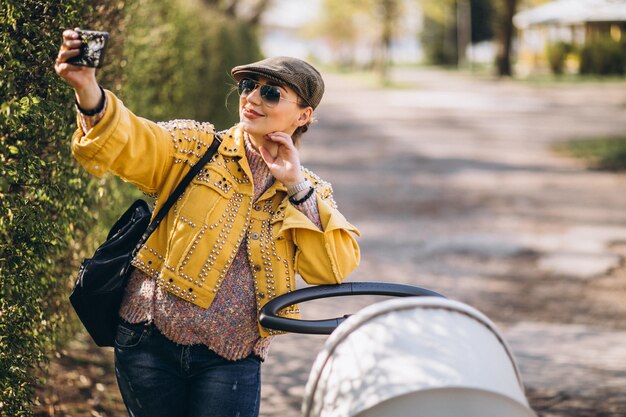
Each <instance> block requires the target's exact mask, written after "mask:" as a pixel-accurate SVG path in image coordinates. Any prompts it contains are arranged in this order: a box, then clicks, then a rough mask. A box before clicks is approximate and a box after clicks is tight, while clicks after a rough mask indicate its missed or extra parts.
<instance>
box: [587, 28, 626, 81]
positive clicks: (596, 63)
mask: <svg viewBox="0 0 626 417" xmlns="http://www.w3.org/2000/svg"><path fill="white" fill-rule="evenodd" d="M625 72H626V41H624V40H622V41H621V42H616V41H614V40H613V39H611V38H610V37H603V38H599V39H596V40H592V41H589V42H588V43H586V44H585V45H584V46H583V47H582V50H581V52H580V73H581V74H594V75H624V74H625Z"/></svg>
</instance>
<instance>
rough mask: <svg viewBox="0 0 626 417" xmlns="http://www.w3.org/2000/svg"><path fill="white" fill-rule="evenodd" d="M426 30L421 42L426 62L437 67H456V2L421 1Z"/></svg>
mask: <svg viewBox="0 0 626 417" xmlns="http://www.w3.org/2000/svg"><path fill="white" fill-rule="evenodd" d="M420 3H421V5H422V11H423V13H424V28H423V30H422V32H421V34H420V41H421V43H422V47H423V48H424V54H425V55H426V60H427V61H428V62H429V63H431V64H435V65H446V66H447V65H456V64H457V62H458V56H457V30H456V0H420Z"/></svg>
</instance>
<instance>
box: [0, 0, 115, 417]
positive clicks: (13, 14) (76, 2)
mask: <svg viewBox="0 0 626 417" xmlns="http://www.w3.org/2000/svg"><path fill="white" fill-rule="evenodd" d="M85 3H86V2H85V1H80V0H69V1H64V2H57V1H33V0H26V1H25V0H19V1H15V0H4V1H3V2H2V4H1V5H0V57H1V60H0V415H2V416H28V415H32V411H31V409H30V406H31V402H32V399H33V385H34V384H35V383H36V382H37V377H36V375H39V374H40V373H39V372H38V371H37V369H38V368H42V367H45V363H46V354H47V352H49V351H50V349H51V348H53V347H54V346H55V344H57V343H59V342H60V341H61V340H62V339H63V338H64V336H67V335H68V333H69V331H70V330H71V329H72V326H71V325H70V323H69V322H68V320H67V318H68V317H71V316H68V310H69V308H68V303H67V294H68V290H69V287H70V283H71V282H72V275H73V274H74V271H75V269H76V265H77V261H78V258H79V257H80V256H81V254H82V253H84V249H85V246H86V242H87V238H86V237H87V235H88V231H89V230H90V229H91V228H92V226H93V224H94V220H95V219H94V218H93V216H91V214H90V213H91V210H89V207H92V206H93V205H94V197H95V195H96V193H94V192H92V190H94V189H97V188H98V187H101V186H102V184H98V183H97V182H95V181H94V180H93V179H92V178H90V177H89V176H88V175H87V173H86V172H84V170H82V169H80V168H78V167H77V166H76V164H75V163H74V161H73V160H72V157H71V155H70V152H69V146H68V145H69V137H70V135H71V133H72V131H73V129H74V128H75V124H74V119H75V116H74V109H73V106H72V103H73V93H72V92H71V90H70V89H69V88H68V87H67V86H66V84H65V83H64V82H63V81H62V80H61V79H60V78H59V77H58V76H57V75H56V74H55V73H54V69H53V65H54V59H55V57H56V54H57V51H58V48H59V45H60V42H61V34H62V31H63V29H64V28H68V27H73V26H75V25H77V24H78V23H79V22H83V23H86V24H88V25H97V22H98V19H100V18H104V17H106V18H107V19H109V21H111V22H117V21H118V20H119V17H120V16H121V15H122V12H123V5H124V3H123V2H116V5H115V7H108V8H107V7H106V6H105V5H104V4H100V3H98V2H91V5H90V6H89V7H86V5H85ZM112 59H113V60H114V59H115V54H112ZM118 73H119V72H118ZM118 73H116V72H115V71H114V72H112V73H111V74H109V76H108V77H109V78H110V79H111V80H113V79H115V78H116V76H117V74H118ZM70 321H71V320H70Z"/></svg>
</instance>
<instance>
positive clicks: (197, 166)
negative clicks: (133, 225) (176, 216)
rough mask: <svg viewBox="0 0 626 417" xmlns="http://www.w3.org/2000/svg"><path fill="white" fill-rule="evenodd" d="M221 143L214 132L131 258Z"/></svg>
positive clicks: (162, 207) (153, 220) (151, 223)
mask: <svg viewBox="0 0 626 417" xmlns="http://www.w3.org/2000/svg"><path fill="white" fill-rule="evenodd" d="M221 144H222V138H221V137H220V136H219V135H218V134H217V133H215V135H214V138H213V142H212V143H211V146H209V149H207V151H206V152H205V153H204V155H203V156H202V159H200V160H199V161H198V162H197V163H196V164H195V165H194V166H192V167H191V169H190V170H189V172H187V174H186V175H185V177H184V178H183V179H182V180H181V181H180V182H179V183H178V185H177V186H176V188H175V189H174V191H173V192H172V194H170V196H169V197H168V198H167V201H166V202H165V204H163V206H161V208H160V209H159V211H158V212H157V214H156V216H154V218H153V219H152V221H151V222H150V224H149V225H148V227H147V228H146V231H145V232H144V233H143V235H142V236H141V239H139V242H137V246H135V250H134V251H133V255H132V258H134V257H135V255H136V254H137V252H139V249H141V247H142V246H143V244H144V243H146V241H147V240H148V238H149V237H150V235H151V234H152V232H154V231H155V230H156V228H157V227H159V224H160V223H161V220H163V219H164V218H165V215H166V214H167V212H168V211H169V210H170V209H171V208H172V206H173V205H174V204H175V203H176V200H178V198H179V197H180V196H181V195H182V194H183V193H184V192H185V189H186V188H187V186H188V185H189V183H190V182H191V180H192V179H193V178H194V177H195V176H196V175H197V174H198V172H200V170H201V169H202V168H203V167H204V166H205V165H206V164H207V162H209V160H210V159H211V158H212V157H213V155H215V152H216V151H217V148H219V146H220V145H221ZM132 258H131V259H132Z"/></svg>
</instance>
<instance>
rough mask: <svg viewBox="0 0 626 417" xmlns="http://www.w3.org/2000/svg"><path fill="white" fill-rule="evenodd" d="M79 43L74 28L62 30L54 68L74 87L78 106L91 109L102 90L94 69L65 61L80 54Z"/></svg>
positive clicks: (79, 40)
mask: <svg viewBox="0 0 626 417" xmlns="http://www.w3.org/2000/svg"><path fill="white" fill-rule="evenodd" d="M80 45H81V39H80V35H79V34H78V33H77V32H76V31H75V30H71V29H67V30H65V31H63V43H62V44H61V48H60V49H59V54H58V55H57V59H56V61H55V64H54V70H55V71H56V73H57V74H59V76H60V77H61V78H63V79H64V80H65V82H67V83H68V84H69V85H70V86H71V87H72V88H73V89H74V91H75V92H76V100H77V101H78V104H79V106H80V107H81V108H83V109H93V108H95V107H97V106H98V104H99V103H100V100H101V98H102V92H101V90H100V87H99V86H98V82H97V81H96V69H95V68H91V67H84V66H78V65H72V64H69V63H67V62H66V61H67V60H68V59H70V58H73V57H75V56H78V55H79V54H80Z"/></svg>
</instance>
